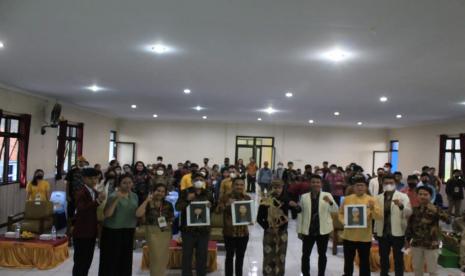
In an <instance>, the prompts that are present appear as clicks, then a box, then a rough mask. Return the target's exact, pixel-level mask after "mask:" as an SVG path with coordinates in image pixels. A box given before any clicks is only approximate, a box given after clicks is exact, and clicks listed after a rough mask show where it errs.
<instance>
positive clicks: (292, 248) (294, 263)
mask: <svg viewBox="0 0 465 276" xmlns="http://www.w3.org/2000/svg"><path fill="white" fill-rule="evenodd" d="M250 230H251V233H250V240H249V244H248V247H247V252H246V257H245V260H244V272H245V273H244V275H245V276H259V275H262V273H261V262H262V254H263V253H262V235H263V231H262V230H261V228H260V226H258V225H255V226H253V227H251V228H250ZM301 246H302V245H301V242H300V240H298V239H297V234H295V222H294V221H292V222H291V223H290V224H289V243H288V248H287V258H286V275H290V276H299V275H301V274H300V257H301ZM331 246H332V245H331V242H330V244H329V246H328V255H327V256H328V265H327V269H326V275H328V276H333V275H334V276H335V275H338V276H340V275H342V270H343V265H344V261H343V255H342V247H340V248H339V252H338V254H337V255H336V256H333V255H332V254H331V248H332V247H331ZM224 254H225V253H224V251H219V252H218V267H219V270H218V271H217V272H215V273H211V274H209V275H212V276H220V275H224V270H223V269H224ZM70 256H71V257H70V258H69V259H68V260H67V261H66V262H64V263H63V264H61V265H60V266H58V267H56V268H54V269H52V270H47V271H40V270H36V269H28V270H20V269H5V268H0V275H1V276H9V275H14V276H23V275H24V276H26V275H27V276H29V275H30V276H41V275H44V276H45V275H47V276H52V275H54V276H58V275H63V276H65V275H66V276H69V275H71V271H72V267H73V261H72V250H71V252H70ZM141 258H142V253H141V250H140V249H138V250H137V251H136V252H135V253H134V260H133V275H149V273H148V272H147V271H141V270H140V264H141ZM98 262H99V250H98V249H96V250H95V255H94V261H93V263H92V267H91V269H90V273H89V275H92V276H93V275H97V271H98ZM317 262H318V254H317V252H316V246H315V248H314V250H313V253H312V257H311V274H312V275H317ZM168 275H181V273H180V271H179V270H177V271H176V270H173V271H170V273H169V274H168ZM355 275H358V272H357V273H355ZM373 275H379V274H378V273H373ZM392 275H393V274H392ZM405 275H413V274H412V273H406V274H405ZM439 275H441V276H446V275H453V276H456V275H461V273H460V271H459V270H457V269H443V268H441V269H440V271H439Z"/></svg>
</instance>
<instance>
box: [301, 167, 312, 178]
mask: <svg viewBox="0 0 465 276" xmlns="http://www.w3.org/2000/svg"><path fill="white" fill-rule="evenodd" d="M312 170H313V169H312V165H310V164H307V165H305V167H304V174H303V175H302V180H304V181H308V182H310V179H311V178H312V175H313V171H312Z"/></svg>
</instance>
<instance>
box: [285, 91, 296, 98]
mask: <svg viewBox="0 0 465 276" xmlns="http://www.w3.org/2000/svg"><path fill="white" fill-rule="evenodd" d="M292 96H294V94H292V92H286V97H288V98H292Z"/></svg>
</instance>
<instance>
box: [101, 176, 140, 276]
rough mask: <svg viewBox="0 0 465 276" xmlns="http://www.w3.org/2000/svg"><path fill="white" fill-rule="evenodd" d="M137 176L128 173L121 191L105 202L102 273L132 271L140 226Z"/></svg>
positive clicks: (127, 274) (126, 275)
mask: <svg viewBox="0 0 465 276" xmlns="http://www.w3.org/2000/svg"><path fill="white" fill-rule="evenodd" d="M133 186H134V178H133V176H132V174H124V175H122V176H121V178H120V182H119V186H118V187H119V188H118V191H116V192H114V193H112V194H111V195H110V196H109V198H108V200H107V203H106V205H105V210H104V215H105V220H104V221H103V229H102V236H101V241H100V265H99V271H98V275H99V276H105V275H114V276H130V275H132V250H133V243H134V231H135V229H136V224H137V219H136V209H137V206H139V205H138V203H139V200H138V198H137V195H136V194H135V193H134V192H132V191H131V190H132V187H133Z"/></svg>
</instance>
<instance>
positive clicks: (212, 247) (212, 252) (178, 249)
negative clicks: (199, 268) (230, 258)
mask: <svg viewBox="0 0 465 276" xmlns="http://www.w3.org/2000/svg"><path fill="white" fill-rule="evenodd" d="M217 248H218V247H217V243H216V241H209V242H208V258H207V270H208V272H213V271H216V270H217V269H218V264H217V263H216V256H217V251H218V249H217ZM169 255H170V257H169V261H168V268H169V269H180V268H181V264H182V245H180V244H178V243H177V241H175V240H171V242H170V246H169ZM149 264H150V259H149V248H148V247H147V246H144V248H143V255H142V263H141V269H142V270H148V269H149ZM194 265H195V260H194V261H193V264H192V266H193V267H195V266H194Z"/></svg>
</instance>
